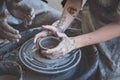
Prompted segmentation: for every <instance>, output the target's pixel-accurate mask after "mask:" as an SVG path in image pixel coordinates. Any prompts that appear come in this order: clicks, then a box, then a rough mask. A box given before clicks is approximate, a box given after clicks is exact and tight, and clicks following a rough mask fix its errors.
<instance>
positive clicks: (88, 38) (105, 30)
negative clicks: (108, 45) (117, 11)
mask: <svg viewBox="0 0 120 80" xmlns="http://www.w3.org/2000/svg"><path fill="white" fill-rule="evenodd" d="M118 36H120V15H117V16H116V20H115V21H114V22H112V23H110V24H107V25H105V26H103V27H102V28H100V29H98V30H96V31H94V32H91V33H88V34H83V35H80V36H77V37H74V38H73V39H74V40H75V46H76V48H79V47H84V46H88V45H92V44H96V43H100V42H104V41H107V40H110V39H112V38H115V37H118Z"/></svg>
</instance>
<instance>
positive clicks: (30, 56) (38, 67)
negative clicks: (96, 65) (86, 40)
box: [19, 39, 81, 74]
mask: <svg viewBox="0 0 120 80" xmlns="http://www.w3.org/2000/svg"><path fill="white" fill-rule="evenodd" d="M33 46H35V44H34V43H33V39H30V40H28V41H27V42H26V43H24V44H23V45H22V47H21V48H20V51H19V57H20V60H21V61H22V63H23V64H24V65H25V66H27V67H28V68H30V69H32V70H34V71H36V72H40V73H45V74H56V73H61V72H65V71H68V70H70V69H72V68H74V67H75V66H76V65H77V64H78V63H79V61H80V59H81V52H80V50H79V49H78V50H74V51H71V52H70V53H68V54H67V55H65V56H64V57H62V58H58V59H53V60H50V59H46V58H44V57H42V56H40V55H39V54H38V53H35V52H34V53H33V51H32V50H33Z"/></svg>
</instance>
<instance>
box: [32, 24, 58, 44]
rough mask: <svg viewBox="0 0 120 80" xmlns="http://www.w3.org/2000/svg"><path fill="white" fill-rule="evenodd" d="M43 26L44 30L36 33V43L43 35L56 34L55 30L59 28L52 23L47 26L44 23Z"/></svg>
mask: <svg viewBox="0 0 120 80" xmlns="http://www.w3.org/2000/svg"><path fill="white" fill-rule="evenodd" d="M51 27H52V28H51ZM41 28H42V29H43V31H41V32H40V33H38V34H36V35H35V38H34V43H37V40H40V39H41V38H43V37H46V36H51V35H54V33H55V32H54V31H55V30H56V31H57V28H55V27H53V26H50V25H46V26H44V25H43V26H42V27H41ZM50 29H54V30H50Z"/></svg>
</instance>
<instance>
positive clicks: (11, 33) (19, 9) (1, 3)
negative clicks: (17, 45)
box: [0, 0, 34, 42]
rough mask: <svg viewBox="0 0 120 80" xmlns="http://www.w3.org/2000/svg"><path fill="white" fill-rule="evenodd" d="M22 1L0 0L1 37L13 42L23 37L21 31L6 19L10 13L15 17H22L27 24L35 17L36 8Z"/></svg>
mask: <svg viewBox="0 0 120 80" xmlns="http://www.w3.org/2000/svg"><path fill="white" fill-rule="evenodd" d="M21 1H22V0H0V38H2V39H8V40H10V41H12V42H14V41H19V39H20V38H21V35H20V34H19V31H18V30H16V29H14V28H13V27H12V26H10V25H9V24H8V22H7V20H6V18H7V16H8V14H9V13H10V14H11V15H12V16H14V17H15V18H18V19H21V20H22V21H23V22H24V24H26V25H28V24H29V22H31V20H32V19H33V18H34V10H33V9H32V8H31V7H29V6H27V5H25V4H21Z"/></svg>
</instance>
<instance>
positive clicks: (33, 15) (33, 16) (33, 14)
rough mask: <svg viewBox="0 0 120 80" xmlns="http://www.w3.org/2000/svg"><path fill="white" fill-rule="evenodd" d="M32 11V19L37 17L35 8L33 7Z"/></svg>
mask: <svg viewBox="0 0 120 80" xmlns="http://www.w3.org/2000/svg"><path fill="white" fill-rule="evenodd" d="M31 9H32V11H31V19H32V20H33V19H34V18H35V10H34V8H31Z"/></svg>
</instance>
